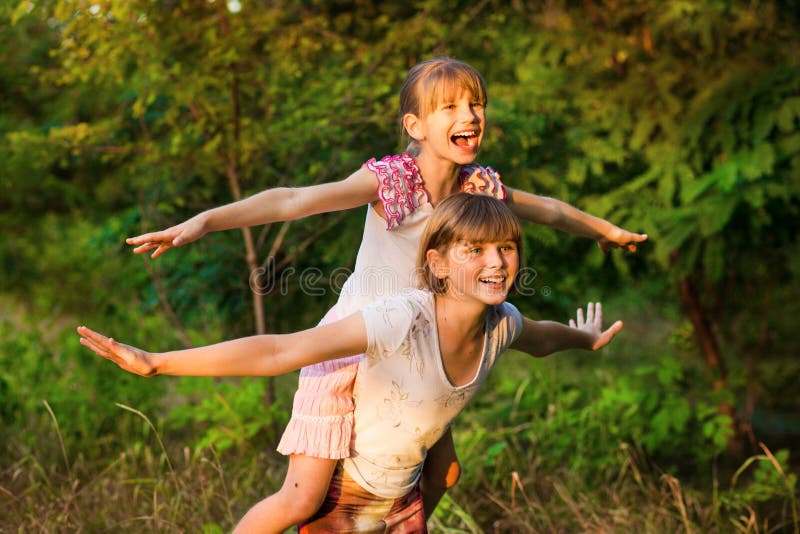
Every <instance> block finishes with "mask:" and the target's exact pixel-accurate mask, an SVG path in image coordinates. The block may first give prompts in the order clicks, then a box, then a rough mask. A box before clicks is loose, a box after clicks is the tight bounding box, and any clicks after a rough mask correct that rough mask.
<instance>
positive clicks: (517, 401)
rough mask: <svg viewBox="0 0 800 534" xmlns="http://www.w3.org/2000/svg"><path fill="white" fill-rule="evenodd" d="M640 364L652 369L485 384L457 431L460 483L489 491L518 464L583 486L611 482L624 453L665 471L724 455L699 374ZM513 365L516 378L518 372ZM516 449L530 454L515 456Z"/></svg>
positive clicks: (725, 425) (724, 427)
mask: <svg viewBox="0 0 800 534" xmlns="http://www.w3.org/2000/svg"><path fill="white" fill-rule="evenodd" d="M648 360H649V361H657V362H658V363H656V364H649V365H648V364H645V365H639V366H637V367H636V368H635V369H632V370H631V371H632V372H631V373H629V374H621V375H617V374H612V373H609V372H604V373H596V374H595V376H594V377H593V379H592V380H591V381H589V380H585V381H584V382H581V383H571V382H570V381H568V380H566V379H564V378H561V374H560V373H559V372H558V371H557V369H558V366H554V367H553V368H551V369H549V370H542V369H532V370H531V371H528V373H529V376H530V378H527V379H525V380H523V381H520V380H510V379H509V378H508V377H504V378H503V379H499V380H496V379H494V378H493V379H492V382H493V386H494V391H492V392H491V393H487V394H485V395H484V396H482V397H481V399H479V400H478V401H477V406H476V407H474V408H473V409H470V411H469V413H468V414H467V415H466V416H465V419H466V421H467V424H466V425H464V424H461V423H460V424H459V425H457V426H458V427H459V429H460V430H461V432H460V433H457V437H458V440H459V446H458V450H459V451H460V452H461V454H462V455H463V457H462V463H463V464H464V465H469V466H470V468H469V469H468V470H467V474H466V475H465V476H467V477H469V478H470V479H472V477H476V478H477V479H481V478H484V477H486V478H487V479H488V480H489V481H490V482H491V483H492V484H498V483H500V481H501V480H502V479H503V478H504V477H507V476H508V473H510V472H512V471H524V470H525V463H526V461H527V462H535V463H536V464H537V465H539V466H541V467H543V468H547V469H556V468H559V467H561V468H567V469H569V470H570V471H572V472H574V473H579V474H580V476H581V477H582V478H584V479H585V480H588V481H602V480H610V479H613V477H614V476H615V475H616V473H618V472H619V470H620V469H621V462H622V461H623V460H624V458H623V457H622V456H620V454H619V451H620V450H621V448H622V447H625V446H633V447H635V448H637V449H640V450H642V451H643V452H644V453H645V454H646V455H647V458H648V459H649V460H650V461H652V462H653V463H654V464H656V465H658V466H660V467H661V468H663V469H665V470H666V471H668V472H676V471H681V470H688V471H694V470H696V469H698V468H700V467H701V466H705V465H708V464H709V463H710V462H711V461H712V460H713V459H714V458H715V457H717V456H718V455H720V454H721V453H723V452H724V450H725V446H726V441H727V437H728V432H729V429H730V421H729V420H728V418H727V417H726V416H722V415H720V414H718V413H717V409H716V406H717V404H718V402H719V399H717V398H715V397H714V395H713V394H710V393H709V389H708V388H707V387H704V386H703V385H701V384H702V382H703V381H702V380H699V381H698V378H699V377H689V376H687V374H686V371H685V370H684V369H685V366H684V364H683V363H682V362H681V361H680V360H679V359H676V358H675V357H672V356H662V357H659V358H648ZM514 367H515V369H516V374H517V375H518V376H519V375H520V374H522V375H523V376H524V375H525V373H524V371H522V370H523V369H524V367H525V366H521V365H515V366H514ZM521 371H522V372H521ZM693 383H695V384H697V385H694V386H693V385H691V384H693ZM489 421H491V423H489ZM464 429H467V430H464ZM519 451H530V452H529V453H528V454H526V455H523V456H522V457H520V456H519ZM534 458H535V460H534Z"/></svg>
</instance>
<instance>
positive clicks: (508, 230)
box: [451, 203, 522, 246]
mask: <svg viewBox="0 0 800 534" xmlns="http://www.w3.org/2000/svg"><path fill="white" fill-rule="evenodd" d="M471 207H472V209H469V210H464V212H463V213H462V214H461V217H460V218H459V224H458V226H457V227H455V228H453V236H452V241H451V243H454V242H456V241H467V242H470V243H490V242H499V241H512V242H514V243H516V244H517V246H520V245H521V244H522V229H521V228H520V225H519V221H518V220H517V218H516V217H515V216H514V214H513V213H511V211H510V210H508V209H500V208H505V206H504V205H498V204H496V203H480V204H477V205H475V204H473V206H471Z"/></svg>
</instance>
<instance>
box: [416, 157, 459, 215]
mask: <svg viewBox="0 0 800 534" xmlns="http://www.w3.org/2000/svg"><path fill="white" fill-rule="evenodd" d="M414 159H415V161H416V162H417V167H418V168H419V172H420V175H421V176H422V180H423V181H424V183H425V189H426V190H427V191H428V193H429V194H430V196H431V203H432V204H433V205H436V204H437V203H438V202H439V201H441V200H442V199H444V198H447V197H448V196H450V195H452V194H453V193H456V192H458V191H459V190H460V186H459V183H458V173H459V171H460V170H461V166H460V165H458V164H457V163H455V162H453V161H449V160H446V159H440V158H435V157H430V156H427V155H426V154H425V152H424V151H423V152H421V153H420V154H419V155H417V156H415V158H414Z"/></svg>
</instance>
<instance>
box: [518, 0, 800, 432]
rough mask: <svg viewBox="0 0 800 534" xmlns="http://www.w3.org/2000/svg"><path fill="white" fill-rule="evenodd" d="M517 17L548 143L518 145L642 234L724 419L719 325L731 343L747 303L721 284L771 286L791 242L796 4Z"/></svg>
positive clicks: (561, 7)
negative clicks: (530, 26)
mask: <svg viewBox="0 0 800 534" xmlns="http://www.w3.org/2000/svg"><path fill="white" fill-rule="evenodd" d="M529 17H530V20H531V21H533V22H534V24H536V25H537V27H538V28H540V30H541V33H538V34H536V33H535V34H534V35H533V36H532V37H531V38H530V46H529V48H528V49H529V52H528V53H527V57H525V58H524V59H523V60H522V62H521V65H520V68H519V70H518V76H519V79H520V81H521V82H522V83H523V84H524V85H525V86H526V88H525V89H524V90H523V91H522V92H521V93H520V94H519V95H517V98H518V99H519V100H518V102H523V101H528V102H532V104H528V106H529V107H530V108H532V111H535V112H538V113H539V114H540V117H542V118H541V119H540V124H542V129H545V128H548V127H549V128H551V129H552V130H553V131H554V134H553V135H552V136H550V137H545V136H543V137H544V138H545V139H548V138H549V139H555V140H556V143H558V144H561V146H560V147H558V150H555V149H553V148H552V147H551V145H548V143H547V142H545V141H541V142H540V145H539V146H533V147H532V148H531V150H532V151H535V152H536V153H537V157H539V158H541V157H542V154H548V153H549V154H552V155H553V159H552V160H550V161H545V163H546V164H548V165H549V166H550V168H553V167H555V168H556V169H558V170H560V171H562V172H563V173H564V175H565V176H566V180H567V182H568V183H569V184H571V186H572V187H575V188H579V189H581V190H583V191H584V193H589V194H591V198H590V199H589V201H587V202H586V206H587V207H588V209H589V210H590V211H592V212H594V213H597V214H599V215H605V216H607V217H608V218H610V219H611V220H614V221H621V222H623V223H624V224H626V225H627V226H629V227H635V228H640V229H642V230H643V231H647V232H648V233H649V234H650V236H651V241H652V247H653V259H654V260H656V261H657V262H658V264H659V265H660V266H661V269H662V270H661V272H660V273H659V275H663V276H668V277H670V278H671V279H672V280H673V281H674V284H675V287H676V289H677V292H678V295H679V297H680V300H681V302H682V303H683V307H684V310H685V312H686V314H687V317H688V318H689V320H690V321H691V324H692V325H693V327H694V332H695V335H696V338H697V343H698V347H699V349H700V353H701V354H702V356H703V358H704V362H705V365H706V367H707V369H708V371H709V373H710V380H711V383H712V384H713V389H714V391H716V392H718V393H719V394H720V396H719V402H720V404H719V406H720V411H721V413H723V414H725V415H727V416H729V417H730V418H731V420H732V421H733V420H734V419H735V418H736V413H735V411H734V407H733V401H734V400H735V399H734V398H733V397H731V396H730V385H729V384H728V364H729V360H730V359H729V358H728V357H726V356H725V355H724V350H723V347H724V346H726V345H727V346H728V347H732V346H733V345H734V343H727V344H723V343H721V341H720V339H719V337H718V336H719V333H718V332H719V330H718V326H719V328H723V329H724V331H726V332H728V333H729V334H730V335H731V336H732V337H733V338H734V339H735V337H736V336H737V333H736V332H731V329H730V328H726V325H727V326H730V325H733V324H736V323H737V322H738V323H740V322H741V317H742V315H743V313H751V310H752V309H753V307H752V306H747V307H743V308H739V306H737V304H738V305H741V304H742V303H741V302H736V300H735V299H734V298H733V297H732V295H731V288H732V287H735V286H741V287H749V286H752V285H754V284H757V285H758V286H759V287H762V288H765V291H764V294H766V295H769V294H770V291H771V290H769V289H768V287H769V286H770V285H773V286H774V283H775V281H777V280H781V279H786V277H787V276H788V274H789V273H790V272H791V269H792V267H791V265H792V263H791V262H792V259H791V257H792V251H794V250H796V244H797V240H796V235H797V229H798V220H800V219H798V217H797V211H798V207H799V206H798V204H799V203H800V133H798V124H800V97H798V89H800V64H799V63H798V57H797V55H796V54H795V52H794V51H795V50H797V47H798V44H800V43H798V34H797V31H796V28H797V20H796V13H795V12H794V11H793V10H791V8H789V7H788V6H784V5H782V4H781V3H779V2H776V3H772V2H770V3H759V4H750V3H742V2H704V3H698V4H687V3H678V2H666V3H661V2H646V1H640V2H634V3H624V4H618V3H603V4H602V5H598V4H597V3H595V2H591V1H590V2H584V3H583V5H582V6H581V7H579V8H578V7H567V4H564V3H557V4H555V5H552V4H551V5H550V7H549V8H548V9H546V10H543V11H532V12H530V13H529ZM541 145H544V147H545V150H542V146H541ZM548 147H551V150H550V151H548V150H546V148H548ZM559 151H560V153H561V154H563V155H565V156H566V157H564V156H561V157H559ZM558 170H557V171H556V172H558ZM542 171H544V172H545V173H546V174H545V175H544V176H545V178H550V177H552V176H553V173H552V172H548V171H547V167H544V168H543V169H542ZM540 174H541V171H540ZM754 265H758V266H759V267H758V268H757V269H753V266H754ZM770 280H772V282H770ZM767 298H769V297H767ZM764 306H766V307H767V308H768V307H769V303H768V301H767V302H765V303H764ZM764 309H765V308H763V307H760V306H759V307H758V310H760V311H764ZM740 310H741V311H740ZM767 311H769V310H767ZM751 315H752V313H751ZM764 317H765V318H764V320H767V319H766V316H764ZM738 334H739V335H741V334H743V332H741V331H740V332H739V333H738ZM745 423H747V422H746V421H745ZM746 426H747V425H745V428H746ZM736 430H742V427H737V428H736ZM731 435H732V436H733V433H732V434H731ZM730 445H731V446H732V447H734V448H736V447H735V446H736V441H735V440H733V439H732V441H731V442H730Z"/></svg>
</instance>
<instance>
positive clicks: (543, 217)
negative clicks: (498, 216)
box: [506, 187, 647, 252]
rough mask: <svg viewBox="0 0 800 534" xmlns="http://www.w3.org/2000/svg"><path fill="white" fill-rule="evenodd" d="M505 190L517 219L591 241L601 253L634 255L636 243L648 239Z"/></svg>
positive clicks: (544, 200)
mask: <svg viewBox="0 0 800 534" xmlns="http://www.w3.org/2000/svg"><path fill="white" fill-rule="evenodd" d="M506 191H507V192H508V206H509V207H510V208H511V210H512V211H513V212H514V213H515V214H516V215H517V217H519V218H520V219H524V220H526V221H531V222H535V223H538V224H544V225H546V226H552V227H553V228H556V229H558V230H563V231H565V232H569V233H571V234H575V235H579V236H582V237H588V238H590V239H594V240H595V241H597V244H598V245H600V249H601V250H602V251H603V252H606V251H608V250H609V249H612V248H624V249H627V250H629V251H631V252H636V243H641V242H642V241H644V240H646V239H647V234H635V233H633V232H629V231H627V230H623V229H622V228H620V227H619V226H616V225H614V224H612V223H610V222H608V221H606V220H605V219H601V218H599V217H595V216H594V215H589V214H588V213H586V212H584V211H581V210H579V209H578V208H575V207H573V206H571V205H569V204H567V203H566V202H562V201H560V200H556V199H554V198H548V197H543V196H539V195H534V194H532V193H528V192H526V191H520V190H518V189H513V188H511V187H507V188H506Z"/></svg>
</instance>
